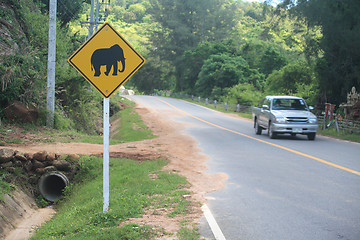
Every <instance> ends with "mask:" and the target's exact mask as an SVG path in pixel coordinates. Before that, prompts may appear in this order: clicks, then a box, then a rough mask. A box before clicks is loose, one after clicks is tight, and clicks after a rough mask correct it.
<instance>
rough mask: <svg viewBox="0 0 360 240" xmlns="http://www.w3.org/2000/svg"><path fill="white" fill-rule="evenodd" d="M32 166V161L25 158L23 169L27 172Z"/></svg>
mask: <svg viewBox="0 0 360 240" xmlns="http://www.w3.org/2000/svg"><path fill="white" fill-rule="evenodd" d="M32 167H33V164H32V162H31V160H27V161H26V163H25V165H24V168H25V170H26V171H27V172H30V171H31V169H32Z"/></svg>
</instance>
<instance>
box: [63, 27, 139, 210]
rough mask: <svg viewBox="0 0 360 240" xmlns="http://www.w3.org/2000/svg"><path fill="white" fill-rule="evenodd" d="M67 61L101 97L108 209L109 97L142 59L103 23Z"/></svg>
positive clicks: (104, 198) (104, 175) (114, 31)
mask: <svg viewBox="0 0 360 240" xmlns="http://www.w3.org/2000/svg"><path fill="white" fill-rule="evenodd" d="M68 61H69V63H70V64H71V65H72V66H73V67H74V68H75V69H76V70H77V71H78V72H79V73H80V74H81V75H82V76H83V77H84V78H85V79H86V80H87V81H88V82H89V83H90V84H91V85H92V86H93V87H94V88H95V89H96V90H98V92H99V93H100V94H101V95H102V96H103V97H104V126H103V127H104V130H103V131H104V135H103V136H104V142H103V144H104V153H103V158H104V160H103V212H104V213H107V212H108V210H109V195H110V194H109V132H110V131H109V128H110V125H109V112H110V104H109V98H110V97H111V95H112V94H113V93H115V92H116V90H117V89H119V88H120V87H121V86H122V85H123V84H124V83H125V82H126V81H127V80H128V79H129V78H130V77H131V76H132V75H133V74H134V73H135V72H136V71H137V70H138V69H139V68H140V67H141V66H142V65H143V64H144V63H145V59H144V58H143V57H142V56H141V55H140V54H139V53H138V52H136V51H135V49H134V48H133V47H132V46H131V45H130V44H129V43H128V42H127V41H126V40H125V39H124V38H123V37H122V36H121V35H120V34H119V33H118V32H117V31H116V30H115V29H114V28H113V27H112V26H111V25H110V24H109V23H105V24H104V25H102V26H101V28H100V29H99V30H97V31H96V32H95V33H94V34H93V35H92V36H91V37H90V38H89V39H88V40H87V41H86V42H85V43H84V44H83V45H82V46H81V47H80V48H79V49H78V50H76V51H75V53H73V55H71V57H70V58H69V59H68Z"/></svg>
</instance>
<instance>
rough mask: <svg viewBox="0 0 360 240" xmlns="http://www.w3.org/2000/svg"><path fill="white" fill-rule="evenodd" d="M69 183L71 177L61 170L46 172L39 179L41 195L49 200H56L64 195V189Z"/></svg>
mask: <svg viewBox="0 0 360 240" xmlns="http://www.w3.org/2000/svg"><path fill="white" fill-rule="evenodd" d="M67 185H69V179H68V178H67V177H66V176H65V175H64V174H62V173H61V172H50V173H46V174H44V175H43V176H42V177H41V178H40V180H39V190H40V193H41V195H42V196H43V197H44V198H45V199H46V200H48V201H51V202H55V201H57V200H59V199H60V198H61V197H62V195H63V190H64V189H65V187H66V186H67Z"/></svg>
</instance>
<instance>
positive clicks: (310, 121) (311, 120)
mask: <svg viewBox="0 0 360 240" xmlns="http://www.w3.org/2000/svg"><path fill="white" fill-rule="evenodd" d="M316 122H317V119H316V118H309V123H316Z"/></svg>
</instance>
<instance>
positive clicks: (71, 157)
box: [66, 154, 80, 162]
mask: <svg viewBox="0 0 360 240" xmlns="http://www.w3.org/2000/svg"><path fill="white" fill-rule="evenodd" d="M66 159H67V160H69V161H72V162H75V161H77V160H79V159H80V156H79V155H77V154H69V155H68V156H67V158H66Z"/></svg>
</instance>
